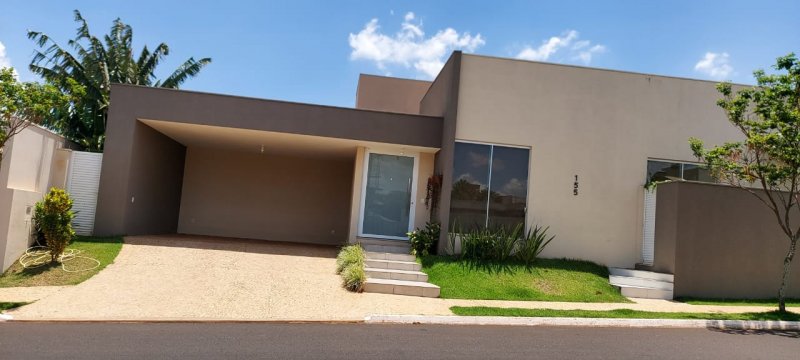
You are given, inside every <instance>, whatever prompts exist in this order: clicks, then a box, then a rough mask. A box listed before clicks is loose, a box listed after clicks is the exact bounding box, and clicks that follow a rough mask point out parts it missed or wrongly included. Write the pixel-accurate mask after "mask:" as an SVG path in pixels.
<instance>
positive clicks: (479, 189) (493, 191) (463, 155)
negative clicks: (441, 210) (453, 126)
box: [450, 142, 530, 230]
mask: <svg viewBox="0 0 800 360" xmlns="http://www.w3.org/2000/svg"><path fill="white" fill-rule="evenodd" d="M529 157H530V151H529V150H528V149H526V148H516V147H507V146H499V145H487V144H474V143H465V142H456V144H455V155H454V161H453V190H452V193H451V197H450V226H451V227H452V226H453V224H458V226H459V227H460V228H462V229H465V230H466V229H473V228H479V227H485V226H489V227H494V226H507V227H514V226H516V225H517V224H523V225H524V224H525V209H526V206H527V198H528V163H529Z"/></svg>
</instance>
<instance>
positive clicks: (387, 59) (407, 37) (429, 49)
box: [349, 12, 486, 78]
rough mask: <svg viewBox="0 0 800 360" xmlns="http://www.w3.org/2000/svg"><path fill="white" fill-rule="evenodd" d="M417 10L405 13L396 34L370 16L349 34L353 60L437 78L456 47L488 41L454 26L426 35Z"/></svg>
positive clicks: (467, 48) (472, 47) (470, 49)
mask: <svg viewBox="0 0 800 360" xmlns="http://www.w3.org/2000/svg"><path fill="white" fill-rule="evenodd" d="M415 20H416V16H415V15H414V13H413V12H409V13H407V14H406V15H405V16H404V17H403V22H402V24H401V25H400V31H399V32H397V33H396V34H394V35H387V34H384V33H381V32H380V26H379V25H378V19H372V20H370V21H369V22H368V23H367V24H366V25H364V28H363V29H361V31H360V32H358V33H357V34H353V33H351V34H350V36H349V43H350V47H351V48H352V49H353V50H352V52H351V53H350V59H351V60H370V61H373V62H375V64H376V65H377V66H378V68H379V69H381V70H386V69H387V66H389V65H400V66H403V67H406V68H414V69H415V70H417V71H418V72H419V73H420V74H422V75H424V76H425V77H427V78H433V77H435V76H436V75H437V74H439V71H440V70H441V69H442V67H443V66H444V61H445V60H446V59H445V57H446V56H448V55H449V54H450V52H452V51H453V50H457V49H461V50H463V51H466V52H473V51H475V49H477V48H478V47H480V46H481V45H483V44H485V43H486V42H485V41H484V40H483V38H482V37H481V35H480V34H476V35H475V36H472V35H470V34H469V33H466V32H465V33H459V32H457V31H456V30H453V29H452V28H446V29H444V30H439V31H438V32H437V33H436V34H435V35H433V36H430V37H425V32H424V31H423V26H422V22H421V21H415Z"/></svg>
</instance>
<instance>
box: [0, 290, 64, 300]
mask: <svg viewBox="0 0 800 360" xmlns="http://www.w3.org/2000/svg"><path fill="white" fill-rule="evenodd" d="M69 287H71V286H26V287H9V288H0V302H34V301H36V300H39V299H42V298H45V297H47V296H50V295H52V294H55V293H57V292H59V291H61V290H64V289H66V288H69Z"/></svg>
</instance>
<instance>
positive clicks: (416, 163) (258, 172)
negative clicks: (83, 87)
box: [94, 85, 442, 244]
mask: <svg viewBox="0 0 800 360" xmlns="http://www.w3.org/2000/svg"><path fill="white" fill-rule="evenodd" d="M111 104H112V105H111V108H110V111H109V118H108V125H107V132H106V134H107V139H106V144H105V151H104V158H103V169H102V173H101V179H100V190H99V194H98V206H97V216H96V220H95V231H94V232H95V234H96V235H112V234H115V235H119V234H123V235H155V234H172V233H180V234H191V235H210V236H224V237H234V238H248V239H263V240H278V241H291V242H307V243H323V244H341V243H343V242H345V241H348V240H350V241H355V240H356V239H357V238H359V237H374V238H385V239H399V238H402V237H403V236H400V235H401V231H402V234H404V231H406V230H408V229H410V228H413V227H416V226H421V225H423V224H424V222H425V221H427V220H428V211H427V210H426V209H425V207H424V204H423V201H422V199H424V194H425V181H426V179H427V178H428V177H429V176H430V175H432V174H433V165H434V164H433V162H434V154H435V153H436V151H438V149H439V147H440V142H441V138H442V136H441V134H442V119H441V118H438V117H428V116H419V115H408V114H397V113H387V112H378V111H369V110H358V109H350V108H340V107H330V106H320V105H309V104H299V103H290V102H282V101H273V100H262V99H252V98H243V97H236V96H227V95H215V94H207V93H198V92H189V91H180V90H171V89H161V88H150V87H139V86H130V85H113V86H112V89H111ZM364 214H366V215H364ZM365 219H366V221H365ZM406 221H407V222H408V226H407V227H406V225H405V222H406Z"/></svg>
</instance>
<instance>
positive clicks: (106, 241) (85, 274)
mask: <svg viewBox="0 0 800 360" xmlns="http://www.w3.org/2000/svg"><path fill="white" fill-rule="evenodd" d="M67 248H68V249H75V250H80V251H81V254H80V256H86V257H90V258H94V259H97V260H98V261H100V266H99V267H97V268H95V269H92V270H89V271H80V272H66V271H64V270H63V269H62V268H61V264H60V263H54V264H49V265H44V266H40V267H36V268H29V269H25V268H23V267H22V265H20V263H19V261H16V262H14V264H13V265H11V267H10V268H8V270H6V272H5V273H3V275H0V287H16V286H60V285H75V284H78V283H81V282H83V281H85V280H86V279H88V278H90V277H92V276H94V275H95V274H97V273H98V272H100V271H101V270H103V269H104V268H105V267H106V266H108V264H111V263H112V262H114V259H115V258H116V257H117V254H119V250H120V249H121V248H122V238H121V237H85V236H77V237H76V238H75V239H74V240H73V241H72V244H70V245H69V246H68V247H67ZM91 266H94V262H93V261H91V260H88V259H82V258H76V259H74V260H71V261H70V262H69V263H68V268H72V269H74V268H87V267H91Z"/></svg>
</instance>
